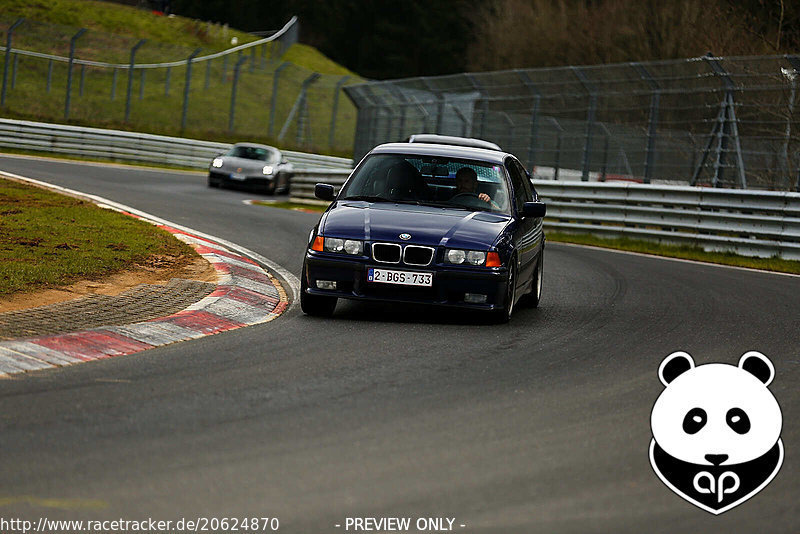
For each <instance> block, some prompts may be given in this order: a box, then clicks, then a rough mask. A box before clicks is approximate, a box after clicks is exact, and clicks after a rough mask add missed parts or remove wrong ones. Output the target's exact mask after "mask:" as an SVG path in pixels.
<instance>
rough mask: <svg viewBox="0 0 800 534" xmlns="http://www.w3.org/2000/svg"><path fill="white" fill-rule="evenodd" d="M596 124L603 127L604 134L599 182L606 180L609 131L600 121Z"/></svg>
mask: <svg viewBox="0 0 800 534" xmlns="http://www.w3.org/2000/svg"><path fill="white" fill-rule="evenodd" d="M598 124H599V125H600V127H601V128H602V129H603V131H604V132H605V135H604V136H603V141H604V142H603V166H602V167H600V181H601V182H605V181H606V173H607V172H608V144H609V139H610V138H611V132H609V131H608V128H606V125H605V124H603V123H602V122H600V123H598Z"/></svg>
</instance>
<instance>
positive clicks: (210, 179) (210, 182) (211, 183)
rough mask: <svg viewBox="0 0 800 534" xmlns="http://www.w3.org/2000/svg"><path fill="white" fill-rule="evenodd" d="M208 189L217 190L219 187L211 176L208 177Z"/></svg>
mask: <svg viewBox="0 0 800 534" xmlns="http://www.w3.org/2000/svg"><path fill="white" fill-rule="evenodd" d="M208 187H213V188H218V187H219V182H218V181H217V180H216V179H214V178H212V177H211V176H209V177H208Z"/></svg>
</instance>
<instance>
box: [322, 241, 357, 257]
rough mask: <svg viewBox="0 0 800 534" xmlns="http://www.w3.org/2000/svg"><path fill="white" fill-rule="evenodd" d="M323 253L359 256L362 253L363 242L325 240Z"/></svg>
mask: <svg viewBox="0 0 800 534" xmlns="http://www.w3.org/2000/svg"><path fill="white" fill-rule="evenodd" d="M325 252H340V253H342V252H343V253H345V254H352V255H354V256H360V255H361V254H362V253H363V252H364V242H363V241H358V240H357V239H339V238H338V237H326V238H325Z"/></svg>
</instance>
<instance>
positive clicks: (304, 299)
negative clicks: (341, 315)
mask: <svg viewBox="0 0 800 534" xmlns="http://www.w3.org/2000/svg"><path fill="white" fill-rule="evenodd" d="M306 289H308V286H307V285H306V268H305V266H303V277H302V278H301V280H300V309H301V310H303V313H305V314H306V315H311V316H314V317H330V316H332V315H333V310H334V309H335V308H336V301H337V300H338V299H337V298H336V297H323V296H321V295H309V294H307V293H306Z"/></svg>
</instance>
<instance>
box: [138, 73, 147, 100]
mask: <svg viewBox="0 0 800 534" xmlns="http://www.w3.org/2000/svg"><path fill="white" fill-rule="evenodd" d="M146 73H147V71H146V70H145V69H142V70H141V72H140V73H139V100H144V81H145V79H146V76H145V75H146Z"/></svg>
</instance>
